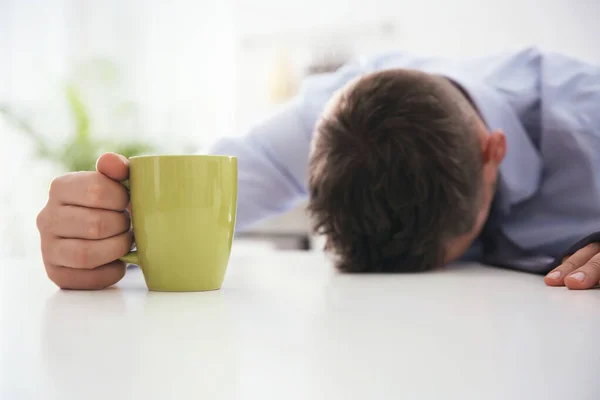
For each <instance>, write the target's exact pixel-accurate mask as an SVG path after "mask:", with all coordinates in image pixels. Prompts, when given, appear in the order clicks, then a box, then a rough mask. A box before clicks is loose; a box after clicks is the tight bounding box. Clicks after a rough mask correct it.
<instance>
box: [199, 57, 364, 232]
mask: <svg viewBox="0 0 600 400" xmlns="http://www.w3.org/2000/svg"><path fill="white" fill-rule="evenodd" d="M363 72H364V66H362V65H361V64H359V63H351V64H348V65H346V66H344V67H343V68H341V69H339V70H338V71H336V72H334V73H329V74H322V75H318V76H315V77H311V78H309V79H307V80H306V81H305V82H304V84H303V85H302V89H301V90H300V93H299V94H298V95H297V96H296V98H294V99H293V100H292V101H290V102H289V103H288V104H286V105H284V106H282V107H280V108H279V109H277V110H276V111H275V112H274V113H273V114H272V115H270V116H269V117H267V118H265V119H264V120H263V121H261V122H260V123H258V124H256V125H255V126H253V127H252V128H251V129H250V130H249V131H248V132H247V133H246V134H245V135H243V136H241V137H231V138H223V139H220V140H218V141H217V142H216V143H214V144H213V145H212V146H211V147H210V148H209V153H210V154H220V155H230V156H236V157H237V158H238V179H239V186H238V214H237V228H238V229H245V228H246V227H248V226H249V225H251V224H253V223H255V222H258V221H260V220H262V219H264V218H266V217H269V216H272V215H276V214H278V213H282V212H285V211H287V210H289V209H291V208H292V207H294V206H295V205H296V204H298V203H299V202H300V201H301V200H302V199H303V198H305V197H306V195H307V191H306V179H307V171H308V158H309V153H310V144H311V140H312V135H313V131H314V127H315V125H316V123H317V120H318V118H319V116H320V114H321V112H322V111H323V109H324V107H325V105H326V103H327V102H328V100H329V99H330V98H331V96H332V95H333V94H334V93H335V91H337V90H338V89H340V88H341V87H343V86H344V85H345V84H346V82H348V81H349V80H351V79H352V78H354V77H356V76H358V75H359V74H361V73H363Z"/></svg>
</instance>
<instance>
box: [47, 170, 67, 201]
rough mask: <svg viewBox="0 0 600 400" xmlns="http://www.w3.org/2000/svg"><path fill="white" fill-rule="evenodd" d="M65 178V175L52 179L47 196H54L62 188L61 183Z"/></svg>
mask: <svg viewBox="0 0 600 400" xmlns="http://www.w3.org/2000/svg"><path fill="white" fill-rule="evenodd" d="M64 180H65V176H64V175H63V176H58V177H56V178H54V179H52V182H51V183H50V190H49V196H50V198H53V197H56V195H57V194H58V193H60V191H61V190H62V187H63V183H64Z"/></svg>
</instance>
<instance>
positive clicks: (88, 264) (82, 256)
mask: <svg viewBox="0 0 600 400" xmlns="http://www.w3.org/2000/svg"><path fill="white" fill-rule="evenodd" d="M73 262H74V263H75V264H76V266H77V267H78V268H85V269H91V268H94V265H93V263H92V252H91V250H90V246H89V245H86V244H82V245H81V246H78V247H77V248H76V249H75V250H73Z"/></svg>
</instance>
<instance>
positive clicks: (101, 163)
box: [96, 153, 129, 181]
mask: <svg viewBox="0 0 600 400" xmlns="http://www.w3.org/2000/svg"><path fill="white" fill-rule="evenodd" d="M96 171H98V172H100V173H101V174H103V175H106V176H107V177H109V178H111V179H113V180H116V181H121V180H123V179H127V177H128V176H129V160H128V159H127V158H126V157H124V156H122V155H120V154H116V153H104V154H102V155H101V156H100V157H99V158H98V161H96Z"/></svg>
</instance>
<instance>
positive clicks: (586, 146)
mask: <svg viewBox="0 0 600 400" xmlns="http://www.w3.org/2000/svg"><path fill="white" fill-rule="evenodd" d="M393 68H410V69H418V70H421V71H425V72H429V73H436V74H440V75H443V76H446V77H447V78H449V79H451V80H453V81H455V82H457V83H458V84H459V85H461V86H462V87H463V88H464V89H465V90H466V91H467V92H468V93H469V95H470V96H471V98H472V100H473V101H474V103H475V104H476V106H477V107H478V109H479V111H480V113H481V114H482V117H483V119H484V122H485V123H486V124H487V126H488V128H489V129H490V130H493V129H502V130H503V131H504V133H505V135H506V138H507V147H508V151H507V156H506V158H505V160H504V161H503V163H502V164H501V167H500V177H499V186H498V193H497V196H496V199H495V206H494V209H493V212H492V215H491V217H490V222H489V224H488V225H491V228H490V229H489V231H490V232H492V238H491V240H492V242H494V243H493V244H494V246H493V247H494V253H495V254H496V256H497V257H498V256H499V257H515V255H518V256H526V255H536V254H542V255H548V256H557V255H559V254H561V253H562V252H563V251H565V250H566V249H567V248H568V247H569V246H570V245H572V244H573V243H574V242H576V241H577V240H579V239H581V238H582V237H584V236H586V235H587V234H589V233H592V232H595V231H600V67H599V66H595V65H591V64H587V63H585V62H583V61H580V60H576V59H573V58H569V57H566V56H564V55H560V54H553V53H545V52H542V51H540V50H539V49H536V48H528V49H525V50H522V51H519V52H513V53H504V54H497V55H494V56H490V57H482V58H470V59H459V58H433V57H424V56H418V55H414V54H408V53H404V52H394V53H388V54H383V55H379V56H377V57H373V58H365V59H357V60H356V61H354V62H351V63H349V64H347V65H346V66H344V67H343V68H341V69H339V70H338V71H337V72H334V73H330V74H322V75H317V76H314V77H310V78H308V79H307V80H306V81H305V82H304V84H303V86H302V88H301V91H300V93H299V94H298V95H297V97H296V98H295V99H293V100H292V101H291V102H289V103H288V104H286V105H285V106H283V107H281V108H280V109H278V110H277V111H276V112H275V113H274V114H273V115H271V116H270V117H268V118H266V119H264V120H263V122H262V123H260V124H258V125H256V126H254V127H253V128H252V129H250V130H249V132H247V134H245V135H244V136H242V137H238V138H225V139H221V140H219V141H218V142H217V143H215V145H214V146H213V147H212V148H211V151H210V152H211V153H212V154H225V155H234V156H237V157H238V166H239V190H238V199H239V205H238V219H237V221H238V228H242V229H243V228H244V227H247V226H248V225H250V224H251V223H253V222H256V221H258V220H261V219H263V218H265V217H268V216H271V215H274V214H277V213H280V212H283V211H286V210H288V209H290V208H291V207H293V206H294V205H296V204H297V203H298V202H299V201H301V200H303V199H305V198H306V196H307V187H306V182H307V167H308V157H309V151H310V144H311V138H312V134H313V131H314V127H315V124H316V122H317V120H318V118H319V116H320V114H321V113H322V111H323V109H324V106H325V105H326V103H327V102H328V100H329V99H330V97H331V96H332V95H333V93H334V92H335V91H336V90H338V89H340V88H342V87H343V86H344V85H345V84H346V83H347V82H348V81H350V80H352V79H353V78H356V77H358V76H361V75H364V74H368V73H371V72H374V71H379V70H385V69H393ZM488 228H489V226H488ZM488 242H489V241H488ZM478 248H479V244H478V243H476V244H475V245H474V247H473V249H472V251H471V253H470V254H471V255H472V256H473V255H475V257H477V254H479V253H478V251H479V250H477V249H478ZM522 269H528V268H527V267H523V268H522ZM533 269H535V268H533Z"/></svg>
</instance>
